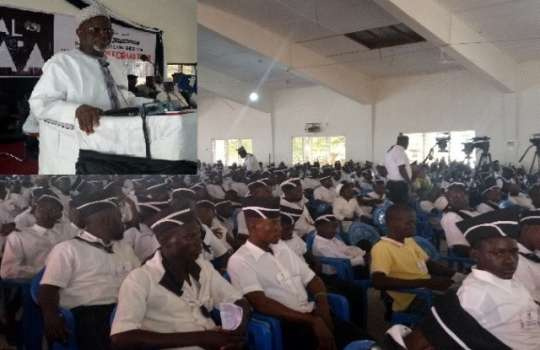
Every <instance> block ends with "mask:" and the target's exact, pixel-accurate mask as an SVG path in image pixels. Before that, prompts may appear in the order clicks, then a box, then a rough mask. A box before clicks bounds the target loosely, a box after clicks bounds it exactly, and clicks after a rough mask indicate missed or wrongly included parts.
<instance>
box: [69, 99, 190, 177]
mask: <svg viewBox="0 0 540 350" xmlns="http://www.w3.org/2000/svg"><path fill="white" fill-rule="evenodd" d="M135 111H137V109H135V110H133V109H132V113H128V114H124V115H107V113H106V114H105V115H103V116H102V117H101V118H100V121H99V126H98V127H97V128H95V132H94V133H92V134H89V135H87V134H86V133H84V132H83V131H81V130H80V129H78V128H76V134H77V139H78V143H79V159H78V161H77V165H76V170H77V174H178V173H180V174H195V173H196V171H197V165H196V163H195V160H196V159H197V114H196V112H195V111H193V110H184V111H175V112H166V111H165V113H164V111H163V110H162V109H161V110H158V111H155V110H154V111H153V113H152V114H147V112H149V111H150V112H152V110H149V109H148V108H141V109H139V110H138V112H135Z"/></svg>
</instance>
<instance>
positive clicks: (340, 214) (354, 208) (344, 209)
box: [332, 196, 367, 221]
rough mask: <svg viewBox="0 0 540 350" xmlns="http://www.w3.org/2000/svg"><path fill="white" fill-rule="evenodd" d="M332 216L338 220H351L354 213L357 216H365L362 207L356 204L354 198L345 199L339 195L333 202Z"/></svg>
mask: <svg viewBox="0 0 540 350" xmlns="http://www.w3.org/2000/svg"><path fill="white" fill-rule="evenodd" d="M332 207H333V212H334V216H335V217H336V218H337V219H338V220H339V221H343V220H352V219H353V218H354V216H355V214H356V216H357V217H360V216H367V214H366V213H364V211H363V210H362V208H361V207H360V206H359V205H358V201H357V200H356V198H351V199H349V200H346V199H345V198H343V197H341V196H339V197H337V198H336V199H335V200H334V204H333V206H332Z"/></svg>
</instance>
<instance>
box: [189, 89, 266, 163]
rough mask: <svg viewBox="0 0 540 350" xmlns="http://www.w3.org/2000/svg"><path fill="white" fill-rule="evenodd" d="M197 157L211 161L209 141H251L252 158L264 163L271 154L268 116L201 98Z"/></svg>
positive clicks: (227, 102) (215, 98) (223, 100)
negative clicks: (238, 139)
mask: <svg viewBox="0 0 540 350" xmlns="http://www.w3.org/2000/svg"><path fill="white" fill-rule="evenodd" d="M198 106H199V108H198V111H197V112H198V117H199V120H198V122H199V123H198V128H199V131H198V136H197V139H198V148H197V151H198V156H199V159H200V160H201V161H203V162H211V161H212V139H236V138H251V139H253V151H254V154H255V157H257V159H258V160H259V161H261V162H264V163H267V162H268V155H269V154H270V153H271V152H272V127H271V115H270V114H269V113H264V112H261V111H258V110H256V109H253V108H251V107H248V106H244V105H241V104H239V103H237V102H234V101H231V100H229V99H226V98H222V97H218V96H215V95H214V96H211V95H210V94H208V95H206V96H201V97H200V98H199V101H198Z"/></svg>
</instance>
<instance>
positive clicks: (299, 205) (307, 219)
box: [279, 197, 315, 237]
mask: <svg viewBox="0 0 540 350" xmlns="http://www.w3.org/2000/svg"><path fill="white" fill-rule="evenodd" d="M304 200H305V199H303V200H301V201H300V202H296V203H293V202H289V201H288V200H286V199H285V197H281V200H280V203H279V204H280V205H283V206H285V207H289V208H293V209H301V210H302V215H300V218H299V219H298V220H297V221H296V224H294V232H295V233H296V234H297V235H298V236H299V237H304V236H305V235H306V234H308V233H310V232H312V231H314V230H315V222H314V221H313V219H312V218H311V214H310V213H309V211H308V209H307V207H306V205H305V204H304Z"/></svg>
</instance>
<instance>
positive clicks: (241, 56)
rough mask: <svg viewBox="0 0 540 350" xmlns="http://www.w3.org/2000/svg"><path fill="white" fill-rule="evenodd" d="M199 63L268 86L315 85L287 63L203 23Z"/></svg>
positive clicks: (272, 87)
mask: <svg viewBox="0 0 540 350" xmlns="http://www.w3.org/2000/svg"><path fill="white" fill-rule="evenodd" d="M197 46H198V64H200V65H201V66H203V67H208V68H210V69H213V70H215V71H217V72H220V73H223V74H226V75H229V76H231V77H234V78H235V79H237V80H240V81H243V82H246V83H251V84H255V85H258V84H259V83H260V84H263V85H264V88H267V89H283V88H297V87H305V86H310V85H315V83H314V82H312V81H310V80H307V79H304V78H302V77H300V76H298V75H295V74H292V73H290V72H288V71H287V67H286V66H284V65H282V64H280V63H279V62H275V61H273V60H272V59H270V58H268V57H266V56H262V55H260V54H259V53H257V52H256V51H254V50H251V49H248V48H246V47H244V46H241V45H239V44H237V43H235V42H233V41H231V40H229V39H227V38H225V37H223V36H221V35H219V34H217V33H215V32H213V31H211V30H209V29H206V28H205V27H203V26H200V25H199V29H198V39H197Z"/></svg>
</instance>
